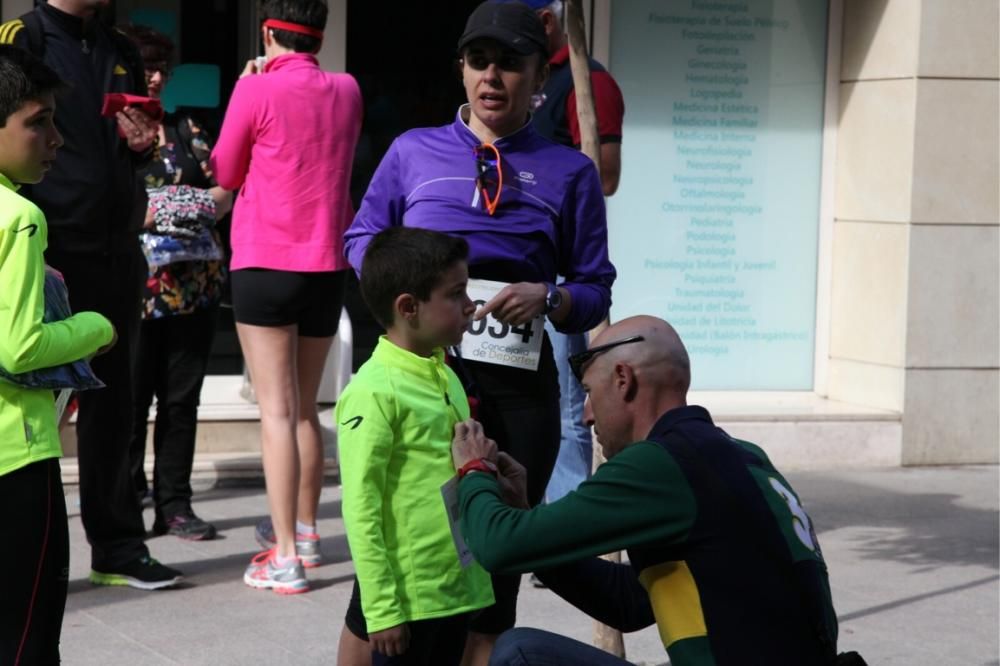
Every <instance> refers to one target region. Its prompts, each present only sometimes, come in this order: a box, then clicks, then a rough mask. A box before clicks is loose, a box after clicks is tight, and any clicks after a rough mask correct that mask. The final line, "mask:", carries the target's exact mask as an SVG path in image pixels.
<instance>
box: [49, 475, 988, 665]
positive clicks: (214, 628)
mask: <svg viewBox="0 0 1000 666" xmlns="http://www.w3.org/2000/svg"><path fill="white" fill-rule="evenodd" d="M788 477H789V480H790V481H791V483H792V485H793V486H794V487H795V489H796V490H797V491H798V493H799V495H801V497H802V499H803V502H804V504H805V506H806V508H807V510H808V511H809V513H810V515H811V517H812V519H813V521H814V523H815V524H816V529H817V532H818V534H819V538H820V542H821V544H822V546H823V549H824V554H825V556H826V559H827V562H828V564H829V567H830V575H831V585H832V588H833V595H834V601H835V603H836V606H837V611H838V614H839V616H840V627H841V648H842V649H845V650H846V649H857V650H859V651H861V652H862V653H863V654H864V655H865V656H866V657H867V658H868V660H869V662H870V663H872V664H873V665H874V664H906V665H907V666H912V665H921V664H927V665H928V666H931V665H933V666H939V665H941V664H973V665H976V666H981V665H995V666H1000V659H998V657H1000V646H998V640H1000V639H998V631H997V628H998V622H1000V574H998V572H1000V563H998V559H997V558H998V552H1000V536H998V534H1000V528H998V519H1000V518H998V516H1000V512H998V505H1000V497H998V494H1000V490H998V468H997V467H996V466H972V467H954V468H893V469H885V470H864V471H850V472H844V471H838V472H803V473H797V474H789V475H788ZM76 500H77V497H76V495H75V490H74V489H72V488H71V489H70V491H69V493H68V496H67V506H68V507H69V510H70V513H71V519H70V539H71V567H70V581H71V582H70V595H69V599H68V602H67V609H66V617H65V621H64V625H63V639H62V655H63V662H64V663H65V664H67V665H68V666H76V665H78V664H79V665H90V664H93V665H95V666H117V665H119V664H121V665H128V666H133V665H135V664H151V665H159V664H184V665H185V666H187V665H191V666H197V665H201V664H204V665H206V666H227V665H229V664H234V665H235V664H240V665H244V664H269V665H271V664H273V665H279V664H296V665H298V664H333V663H335V660H336V645H337V638H338V636H339V633H340V630H341V627H342V624H343V614H344V610H345V608H346V605H347V601H348V599H349V597H350V593H351V585H352V576H353V569H352V566H351V563H350V555H349V552H348V548H347V542H346V539H345V537H344V530H343V521H342V520H341V517H340V488H339V487H338V486H335V485H330V486H329V487H327V488H325V489H324V491H323V496H322V499H321V503H322V506H321V511H320V521H319V529H320V533H321V534H322V535H323V550H324V554H325V555H326V557H327V560H326V563H325V564H324V565H323V566H322V567H319V568H318V569H313V570H310V571H309V577H310V580H311V581H312V582H313V591H311V592H310V593H309V594H305V595H298V596H296V597H291V598H283V597H279V596H278V595H275V594H273V593H270V592H266V591H258V590H252V589H250V588H248V587H246V586H245V585H244V584H243V582H242V572H243V569H244V567H245V566H246V564H247V562H248V561H249V560H250V558H251V557H252V555H253V554H255V553H256V552H257V547H256V544H255V542H254V540H253V527H254V525H255V524H256V522H257V521H258V520H260V519H261V518H262V517H264V516H265V515H266V508H267V504H266V498H265V495H264V491H263V489H262V488H261V487H260V486H259V484H247V483H241V484H239V485H236V484H224V485H222V486H219V487H206V486H204V485H203V486H202V487H200V488H196V497H195V510H196V511H197V512H198V513H199V515H201V516H202V517H203V518H205V519H206V520H209V521H211V522H213V523H214V524H215V525H216V526H217V527H218V528H219V530H220V537H221V538H220V539H217V540H214V541H209V542H200V543H191V542H185V541H181V540H180V539H176V538H174V537H158V538H151V539H150V540H149V547H150V550H151V551H152V553H153V555H154V556H155V557H157V558H158V559H160V560H161V561H162V562H164V563H166V564H169V565H171V566H176V567H178V568H180V569H181V570H182V571H184V573H185V575H186V582H185V584H184V585H183V586H182V587H181V588H179V589H176V590H165V591H159V592H141V591H138V590H131V589H127V588H98V587H93V586H91V585H90V584H89V583H87V581H86V576H87V573H88V571H89V569H88V564H89V550H88V547H87V545H86V539H85V537H84V534H83V529H82V526H81V524H80V519H79V510H78V508H77V507H76ZM145 517H146V521H147V525H151V524H152V511H151V510H147V511H146V514H145ZM519 624H521V625H522V626H536V627H540V628H543V629H548V630H551V631H557V632H559V633H562V634H565V635H568V636H572V637H574V638H578V639H580V640H588V641H589V639H590V638H591V636H592V622H591V620H590V619H589V618H587V617H585V616H584V615H583V614H582V613H580V612H579V611H577V610H575V609H573V608H572V607H570V606H568V605H567V604H565V603H563V602H562V601H561V600H560V599H558V598H557V597H555V595H553V594H552V593H551V592H549V591H547V590H538V589H535V588H533V587H532V586H531V585H530V584H528V582H527V577H525V580H524V582H523V584H522V591H521V601H520V605H519ZM626 648H627V652H628V658H629V659H630V660H632V661H634V662H637V663H643V664H646V665H647V666H654V665H657V666H658V665H662V664H666V663H667V658H666V654H665V652H664V650H663V648H662V646H661V645H660V642H659V637H658V635H657V633H656V630H655V628H652V627H651V628H648V629H645V630H643V631H641V632H637V633H635V634H631V635H628V636H626Z"/></svg>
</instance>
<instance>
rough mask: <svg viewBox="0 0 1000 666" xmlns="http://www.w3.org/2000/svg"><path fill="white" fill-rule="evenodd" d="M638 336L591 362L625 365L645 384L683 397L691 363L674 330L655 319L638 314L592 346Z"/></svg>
mask: <svg viewBox="0 0 1000 666" xmlns="http://www.w3.org/2000/svg"><path fill="white" fill-rule="evenodd" d="M636 335H641V336H642V337H643V338H644V340H643V341H642V342H639V343H635V344H627V345H621V346H619V347H615V348H614V349H611V350H609V351H608V352H606V353H604V354H602V355H601V356H603V357H604V358H603V359H602V358H601V357H598V358H596V359H594V363H597V362H599V361H603V362H604V363H608V364H613V363H615V362H616V361H623V362H625V363H628V364H629V365H630V366H632V368H634V369H635V371H636V372H637V373H639V374H640V375H641V376H642V377H643V378H644V381H648V382H651V383H653V384H656V385H659V386H660V387H661V388H663V389H666V390H669V391H672V392H676V393H680V394H681V395H684V394H686V393H687V391H688V387H690V385H691V361H690V359H689V358H688V353H687V349H685V347H684V343H683V342H682V341H681V338H680V336H679V335H678V334H677V331H676V330H674V327H673V326H671V325H670V324H668V323H667V322H665V321H664V320H662V319H659V318H658V317H650V316H648V315H638V316H635V317H629V318H628V319H623V320H622V321H620V322H618V323H616V324H614V325H612V326H609V327H608V328H606V329H604V331H602V332H601V334H600V335H598V336H597V337H596V338H595V339H594V340H593V342H592V343H591V347H598V346H600V345H604V344H608V343H610V342H615V341H616V340H624V339H625V338H630V337H633V336H636Z"/></svg>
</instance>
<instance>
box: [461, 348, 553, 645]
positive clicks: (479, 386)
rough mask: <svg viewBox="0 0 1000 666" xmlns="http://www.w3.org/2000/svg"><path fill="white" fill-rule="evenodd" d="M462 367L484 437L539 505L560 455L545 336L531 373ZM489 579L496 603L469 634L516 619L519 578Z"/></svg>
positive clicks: (502, 627)
mask: <svg viewBox="0 0 1000 666" xmlns="http://www.w3.org/2000/svg"><path fill="white" fill-rule="evenodd" d="M463 366H464V370H465V372H466V373H467V374H468V375H469V377H470V379H471V380H472V382H473V386H472V387H471V388H472V390H470V394H472V393H475V392H476V391H477V390H478V394H479V395H478V397H479V400H480V403H479V421H480V422H481V423H482V424H483V431H484V432H485V433H486V436H487V437H490V438H491V439H493V440H495V441H496V443H497V448H499V449H500V450H501V451H504V452H506V453H507V454H508V455H510V456H512V457H513V458H514V459H515V460H517V461H518V462H519V463H521V464H522V465H524V467H525V469H526V470H527V471H528V502H530V503H531V506H535V505H536V504H539V503H540V502H541V501H542V498H543V497H544V496H545V487H546V486H547V485H548V484H549V477H550V476H552V468H553V467H554V466H555V464H556V456H557V455H559V438H560V432H561V417H560V413H559V372H558V371H557V370H556V364H555V360H554V358H553V356H552V345H551V343H550V342H549V337H548V335H546V336H545V339H544V341H543V343H542V352H541V358H540V360H539V363H538V370H537V371H535V372H531V371H528V370H518V369H516V368H509V367H507V366H502V365H494V364H491V363H480V362H476V361H468V360H465V361H464V362H463ZM492 579H493V596H494V597H495V598H496V603H494V604H493V605H492V606H489V607H487V608H484V609H483V610H481V611H479V612H477V613H476V614H475V615H473V617H472V621H471V623H470V624H469V629H470V631H475V632H478V633H482V634H500V633H503V632H504V631H506V630H507V629H510V628H511V627H513V626H514V623H515V621H516V619H517V593H518V590H519V588H520V586H521V576H520V574H514V575H500V574H493V576H492Z"/></svg>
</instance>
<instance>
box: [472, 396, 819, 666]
mask: <svg viewBox="0 0 1000 666" xmlns="http://www.w3.org/2000/svg"><path fill="white" fill-rule="evenodd" d="M459 493H460V500H461V511H462V529H463V532H464V534H465V538H466V540H467V542H468V544H469V546H470V548H471V550H472V552H473V553H474V554H475V556H476V559H477V560H478V561H479V562H480V563H481V564H482V565H483V566H484V567H485V568H486V569H487V570H489V571H505V572H527V571H536V572H539V574H540V576H541V577H542V580H543V581H545V582H546V583H547V584H549V586H550V587H551V588H552V589H553V590H554V591H555V592H557V593H559V594H560V595H561V596H563V597H564V598H565V599H567V600H568V601H569V602H570V603H572V604H574V605H575V606H577V607H578V608H580V609H581V610H583V611H584V612H586V613H588V614H589V615H591V616H593V617H595V618H597V619H599V620H601V621H602V622H605V623H606V624H609V625H611V626H614V627H617V628H619V629H621V630H623V631H634V630H637V629H641V628H643V627H646V626H649V625H650V624H652V623H653V622H656V624H657V625H658V628H659V632H660V636H661V638H662V639H663V644H664V646H665V647H666V649H667V652H668V654H669V655H670V662H671V663H672V664H674V666H707V665H718V666H726V665H730V664H740V665H745V664H789V665H791V664H795V665H809V664H826V663H831V662H832V661H833V659H834V656H835V654H836V642H837V621H836V615H835V614H834V609H833V604H832V602H831V599H830V589H829V583H828V579H827V571H826V565H825V563H824V561H823V556H822V553H821V551H820V548H819V543H818V541H817V540H816V535H815V533H814V531H813V529H812V523H811V521H810V519H809V517H808V515H807V514H806V513H805V511H804V510H803V508H802V505H801V503H800V502H799V499H798V496H797V495H796V494H795V493H794V491H793V490H792V488H791V486H790V485H789V484H788V482H787V481H786V480H785V479H784V477H782V476H781V474H779V473H778V471H777V470H775V469H774V467H773V466H772V465H771V463H770V461H769V460H768V458H767V456H766V455H765V454H764V452H763V451H762V450H761V449H760V448H758V447H757V446H755V445H753V444H750V443H749V442H743V441H738V440H735V439H733V438H731V437H730V436H729V435H727V434H726V433H725V432H724V431H723V430H721V429H720V428H718V427H716V426H715V424H714V423H712V419H711V417H710V416H709V414H708V412H707V411H706V410H705V409H703V408H701V407H695V406H689V407H681V408H678V409H674V410H671V411H669V412H667V413H666V414H664V415H663V416H662V417H661V418H660V420H659V421H658V422H657V423H656V425H655V426H654V427H653V430H652V432H650V434H649V437H648V438H647V439H646V440H645V441H641V442H637V443H634V444H632V445H630V446H628V447H627V448H626V449H624V450H623V451H622V452H621V453H619V454H618V455H617V456H615V457H614V458H613V459H612V460H610V461H608V462H607V463H606V464H604V465H603V466H602V467H601V468H600V469H598V470H597V472H596V473H595V474H594V476H593V478H592V479H590V480H588V481H586V482H584V483H583V484H581V486H580V487H579V489H578V490H577V491H575V492H572V493H570V494H569V495H567V496H566V497H564V498H563V499H561V500H559V501H557V502H554V503H552V504H549V505H546V506H539V507H536V508H534V509H532V510H530V511H526V510H520V509H514V508H511V507H508V506H507V505H505V504H504V503H503V502H502V500H501V498H500V491H499V486H498V485H497V483H496V481H495V480H494V479H493V478H492V477H490V476H489V475H487V474H469V475H467V476H466V477H465V478H464V479H463V480H462V482H461V485H460V486H459ZM618 550H627V551H628V558H629V564H614V563H611V562H606V561H604V560H600V559H598V558H597V557H596V556H597V555H599V554H603V553H609V552H614V551H618ZM546 570H547V571H546Z"/></svg>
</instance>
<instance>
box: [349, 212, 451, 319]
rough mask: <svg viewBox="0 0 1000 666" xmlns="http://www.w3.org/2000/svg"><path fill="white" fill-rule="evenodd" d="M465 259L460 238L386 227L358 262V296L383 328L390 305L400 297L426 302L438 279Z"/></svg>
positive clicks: (391, 310)
mask: <svg viewBox="0 0 1000 666" xmlns="http://www.w3.org/2000/svg"><path fill="white" fill-rule="evenodd" d="M468 258H469V244H468V243H466V242H465V239H464V238H458V237H455V236H449V235H448V234H442V233H440V232H437V231H430V230H428V229H417V228H413V227H390V228H388V229H386V230H385V231H382V232H380V233H378V234H377V235H376V236H375V238H373V239H372V242H371V243H370V244H369V245H368V249H367V250H365V258H364V261H363V262H362V263H361V296H362V297H363V298H364V299H365V303H367V304H368V308H369V309H370V310H371V311H372V315H374V317H375V319H376V320H377V321H378V323H380V324H382V326H384V327H385V328H389V327H390V326H392V323H393V320H394V319H395V312H394V306H393V304H394V303H395V302H396V298H397V297H398V296H399V295H400V294H413V295H414V296H416V297H417V298H418V299H420V300H421V301H427V300H430V297H431V292H432V291H433V290H434V288H435V287H437V286H438V284H439V283H440V282H441V276H442V275H443V274H444V272H445V271H447V270H448V269H449V268H451V267H452V266H454V265H455V264H456V263H457V262H459V261H466V260H467V259H468Z"/></svg>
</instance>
